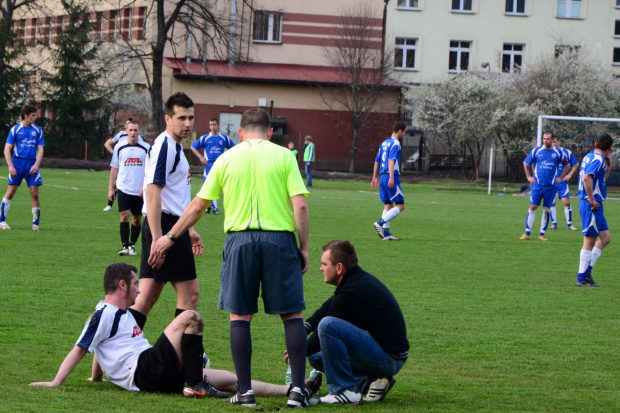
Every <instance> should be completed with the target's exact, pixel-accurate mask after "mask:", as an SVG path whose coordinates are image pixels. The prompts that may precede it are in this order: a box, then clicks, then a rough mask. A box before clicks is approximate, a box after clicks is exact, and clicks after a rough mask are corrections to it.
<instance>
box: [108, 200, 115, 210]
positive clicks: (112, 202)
mask: <svg viewBox="0 0 620 413" xmlns="http://www.w3.org/2000/svg"><path fill="white" fill-rule="evenodd" d="M113 205H114V201H110V200H109V199H108V206H109V207H110V208H112V206H113Z"/></svg>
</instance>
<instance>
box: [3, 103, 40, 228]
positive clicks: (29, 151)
mask: <svg viewBox="0 0 620 413" xmlns="http://www.w3.org/2000/svg"><path fill="white" fill-rule="evenodd" d="M36 119H37V108H36V107H34V106H31V105H26V106H24V107H23V108H22V121H21V122H20V123H18V124H17V125H15V126H13V128H11V130H10V131H9V136H8V137H7V139H6V144H5V145H4V158H5V159H6V164H7V165H8V167H9V185H8V187H7V190H6V194H4V198H2V204H0V229H11V228H10V227H9V225H8V224H7V223H6V216H7V214H8V213H9V208H10V207H11V200H12V199H13V196H15V192H17V188H18V187H19V186H20V185H21V183H22V179H25V180H26V184H28V188H29V189H30V197H31V198H32V230H33V231H38V230H39V220H40V218H41V203H40V201H39V186H41V185H43V180H42V179H41V172H40V170H39V166H41V160H42V159H43V147H44V146H45V140H44V139H43V131H42V130H41V128H40V127H38V126H37V125H35V124H34V121H35V120H36Z"/></svg>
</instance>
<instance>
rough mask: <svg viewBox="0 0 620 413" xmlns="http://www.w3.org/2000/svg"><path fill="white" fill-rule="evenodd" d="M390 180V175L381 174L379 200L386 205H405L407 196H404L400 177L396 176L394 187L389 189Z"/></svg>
mask: <svg viewBox="0 0 620 413" xmlns="http://www.w3.org/2000/svg"><path fill="white" fill-rule="evenodd" d="M389 180H390V174H381V177H380V178H379V198H380V199H381V202H383V203H384V204H393V203H397V204H404V203H405V195H403V189H402V188H401V187H400V176H398V175H394V186H393V187H392V188H389V187H388V181H389Z"/></svg>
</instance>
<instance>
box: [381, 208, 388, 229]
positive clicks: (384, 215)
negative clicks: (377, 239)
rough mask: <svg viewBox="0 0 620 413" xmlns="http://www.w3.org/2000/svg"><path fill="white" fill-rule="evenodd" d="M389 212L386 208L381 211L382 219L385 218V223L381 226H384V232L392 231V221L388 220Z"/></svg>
mask: <svg viewBox="0 0 620 413" xmlns="http://www.w3.org/2000/svg"><path fill="white" fill-rule="evenodd" d="M387 214H388V211H386V210H385V209H384V210H383V212H382V213H381V219H382V220H383V225H382V226H381V227H382V228H383V231H384V232H385V231H387V232H390V222H389V221H386V219H387V218H386V217H387Z"/></svg>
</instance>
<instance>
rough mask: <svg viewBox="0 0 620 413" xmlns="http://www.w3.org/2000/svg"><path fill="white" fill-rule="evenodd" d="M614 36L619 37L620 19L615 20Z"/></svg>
mask: <svg viewBox="0 0 620 413" xmlns="http://www.w3.org/2000/svg"><path fill="white" fill-rule="evenodd" d="M614 36H616V37H620V20H616V27H615V29H614Z"/></svg>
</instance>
